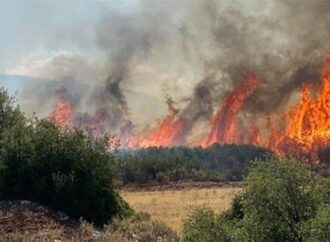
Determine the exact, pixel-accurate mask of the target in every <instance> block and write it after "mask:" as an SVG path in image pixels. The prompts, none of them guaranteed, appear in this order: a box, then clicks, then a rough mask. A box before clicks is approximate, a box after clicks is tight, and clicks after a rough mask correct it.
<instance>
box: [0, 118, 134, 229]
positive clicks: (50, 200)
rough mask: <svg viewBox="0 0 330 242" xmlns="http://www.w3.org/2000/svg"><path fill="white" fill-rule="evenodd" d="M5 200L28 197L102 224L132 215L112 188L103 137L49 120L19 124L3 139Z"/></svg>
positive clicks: (73, 215) (3, 196)
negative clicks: (55, 123) (122, 216)
mask: <svg viewBox="0 0 330 242" xmlns="http://www.w3.org/2000/svg"><path fill="white" fill-rule="evenodd" d="M0 160H1V176H0V180H1V184H3V186H2V187H1V199H26V200H31V201H35V202H38V203H41V204H45V205H47V206H50V207H52V208H54V209H58V210H62V211H64V212H66V213H67V214H68V215H70V216H72V217H73V218H80V217H83V218H84V219H86V220H88V221H91V222H94V223H95V224H98V225H101V224H103V223H105V222H107V221H109V220H111V219H112V217H113V216H121V215H124V214H129V213H130V209H129V208H128V205H127V204H126V203H125V202H124V201H123V200H122V199H121V198H120V197H119V195H118V194H117V193H116V192H115V191H114V189H113V187H112V177H113V174H112V171H111V169H110V163H111V162H112V161H113V160H114V158H113V157H112V156H111V155H110V154H109V153H108V151H107V149H106V146H105V145H104V142H103V140H100V139H95V138H93V137H92V136H86V135H85V134H83V132H81V131H79V130H60V129H59V128H58V127H57V126H55V125H54V124H53V123H51V122H49V121H46V120H41V121H39V120H31V121H30V122H29V123H28V124H24V123H17V124H16V125H14V126H13V127H11V128H8V129H7V130H6V131H4V133H3V138H2V139H1V150H0Z"/></svg>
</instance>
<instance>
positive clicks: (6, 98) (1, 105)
mask: <svg viewBox="0 0 330 242" xmlns="http://www.w3.org/2000/svg"><path fill="white" fill-rule="evenodd" d="M15 101H16V100H15V98H14V97H11V96H10V95H9V94H8V92H7V91H6V90H5V89H4V88H2V87H0V136H1V134H2V133H3V132H4V130H6V129H7V128H10V127H12V126H13V125H15V124H16V123H18V122H21V121H23V120H24V117H23V114H22V113H21V111H20V109H19V107H18V106H15Z"/></svg>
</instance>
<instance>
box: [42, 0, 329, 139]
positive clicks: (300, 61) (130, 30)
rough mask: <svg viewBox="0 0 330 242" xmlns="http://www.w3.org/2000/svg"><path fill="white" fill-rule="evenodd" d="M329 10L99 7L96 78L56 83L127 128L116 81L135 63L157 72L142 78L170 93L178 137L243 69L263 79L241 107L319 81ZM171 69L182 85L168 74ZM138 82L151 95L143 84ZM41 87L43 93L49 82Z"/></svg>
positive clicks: (278, 3)
mask: <svg viewBox="0 0 330 242" xmlns="http://www.w3.org/2000/svg"><path fill="white" fill-rule="evenodd" d="M329 11H330V4H329V3H328V2H327V1H324V0H314V1H308V0H305V1H297V0H291V1H289V0H273V1H252V0H250V1H246V0H236V1H234V0H232V1H225V0H223V1H220V0H219V1H215V0H205V1H201V0H180V1H177V0H167V1H153V0H144V1H141V2H140V4H139V7H138V9H135V11H132V12H128V13H119V12H114V11H109V12H108V13H107V14H106V15H105V16H103V18H102V19H101V21H100V22H99V24H97V26H96V28H95V39H96V43H95V44H96V45H97V47H98V49H99V50H100V52H102V53H103V54H104V55H105V56H106V58H105V59H106V60H105V64H104V66H105V68H104V73H103V74H102V76H103V79H102V81H101V82H95V81H94V80H92V79H91V80H90V83H89V87H87V88H84V87H83V88H82V87H81V86H82V85H80V82H79V80H75V81H74V82H73V83H74V85H73V84H72V82H71V83H70V84H68V85H66V84H63V83H64V82H60V83H61V85H60V89H63V88H66V89H68V90H67V93H70V94H71V96H73V97H75V101H74V105H76V106H77V108H78V109H81V111H82V112H87V113H88V115H89V116H92V117H94V116H96V117H100V119H101V120H102V123H103V125H104V127H103V129H104V130H108V131H111V132H113V131H114V132H116V131H120V132H124V133H129V132H130V130H131V129H132V128H133V125H132V122H133V124H134V120H131V117H130V108H132V107H130V106H129V104H128V102H127V98H126V96H125V90H126V89H129V88H130V87H136V86H138V85H139V84H137V83H136V78H135V77H134V76H132V75H133V73H134V70H135V69H136V68H137V67H139V66H147V67H148V68H149V69H150V70H152V72H153V73H157V74H156V75H154V76H152V78H154V82H156V83H157V82H159V86H161V85H162V82H163V81H164V80H167V81H168V82H169V86H170V87H171V88H172V89H173V90H172V92H176V91H177V92H179V93H177V94H175V96H176V99H177V100H179V105H180V107H181V110H182V111H181V113H180V114H179V119H181V120H183V121H184V122H185V124H186V127H187V128H186V130H185V131H184V132H185V133H184V134H182V136H183V137H184V136H186V135H187V133H188V132H189V131H190V130H191V129H192V128H193V127H194V125H195V124H196V123H198V122H200V121H201V120H209V119H210V117H211V116H212V115H213V112H214V111H215V110H217V109H218V107H219V104H220V103H221V102H222V100H223V99H224V98H225V96H226V94H227V93H228V92H230V91H231V90H232V89H233V88H234V86H235V84H236V83H237V82H239V81H240V80H241V79H242V78H243V76H244V75H245V74H246V73H253V74H255V75H256V76H258V77H259V78H260V79H261V80H263V81H264V82H265V83H266V84H267V85H265V87H264V88H262V89H260V90H258V91H257V92H256V93H255V95H254V96H253V97H251V98H250V99H249V100H248V102H247V103H246V109H245V110H246V112H247V113H249V114H252V115H258V114H267V113H270V112H274V111H277V110H282V109H284V108H286V107H287V106H288V105H291V103H290V102H289V100H291V97H292V96H293V95H294V94H295V93H296V92H297V90H299V88H300V87H301V86H302V84H303V83H307V82H309V83H319V82H320V75H319V74H320V70H321V67H322V62H323V59H324V57H325V55H326V54H327V51H328V50H329V49H330V48H329V47H330V42H329V39H330V38H329V37H330V32H329V31H328V27H329V26H330V15H329V14H328V13H329ZM178 76H179V77H181V76H183V77H184V78H182V80H185V81H186V82H189V83H190V85H187V83H185V82H184V81H181V83H180V82H179V83H177V82H176V81H175V80H177V79H178ZM187 77H188V78H187ZM190 77H191V80H189V78H190ZM133 80H134V81H133ZM139 81H140V82H143V81H144V80H139ZM63 86H64V87H63ZM177 86H178V87H179V88H177V89H175V88H176V87H177ZM52 88H53V87H52ZM53 89H54V88H53ZM55 89H56V88H55ZM42 90H44V89H42ZM145 91H146V92H147V93H152V94H154V96H160V95H161V93H159V90H158V89H153V87H150V90H145ZM41 92H43V93H45V94H40V95H39V97H40V100H44V97H45V96H49V92H50V91H49V89H48V88H45V90H44V91H41ZM79 95H80V97H78V98H76V96H79ZM187 96H188V98H187ZM40 103H42V102H40ZM141 115H144V114H143V111H142V112H141ZM149 121H150V120H149Z"/></svg>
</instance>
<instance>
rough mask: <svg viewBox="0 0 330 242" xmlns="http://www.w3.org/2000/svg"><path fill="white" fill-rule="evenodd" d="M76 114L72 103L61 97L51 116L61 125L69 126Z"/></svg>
mask: <svg viewBox="0 0 330 242" xmlns="http://www.w3.org/2000/svg"><path fill="white" fill-rule="evenodd" d="M74 114H75V111H74V108H73V107H72V106H71V105H70V103H69V102H68V101H66V100H64V99H62V98H59V102H58V104H57V105H56V107H55V110H54V111H53V112H52V113H51V115H50V118H51V119H52V120H53V121H54V122H55V123H56V124H57V125H58V126H60V127H65V126H68V125H69V124H70V123H71V121H72V118H73V115H74Z"/></svg>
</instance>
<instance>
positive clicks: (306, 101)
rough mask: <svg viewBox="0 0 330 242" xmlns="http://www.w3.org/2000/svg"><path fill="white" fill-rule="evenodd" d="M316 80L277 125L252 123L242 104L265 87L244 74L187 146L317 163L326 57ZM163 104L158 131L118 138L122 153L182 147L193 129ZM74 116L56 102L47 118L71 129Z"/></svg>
mask: <svg viewBox="0 0 330 242" xmlns="http://www.w3.org/2000/svg"><path fill="white" fill-rule="evenodd" d="M321 75H322V85H321V86H319V87H318V89H317V92H315V90H316V87H317V86H314V85H310V84H309V85H304V86H303V87H302V89H301V98H300V101H299V103H298V104H297V105H296V106H295V107H293V108H291V109H290V112H289V113H288V114H281V115H279V117H280V118H277V119H280V121H278V120H276V119H275V122H274V120H272V117H271V116H272V115H265V116H262V117H258V118H257V117H253V118H252V119H248V118H246V117H244V116H242V114H243V113H244V105H245V103H246V100H247V99H248V98H250V97H252V95H253V94H254V93H255V91H256V90H257V89H259V88H264V83H263V82H262V81H260V80H259V79H258V78H257V77H256V76H255V75H252V74H249V75H246V76H245V77H244V78H243V79H242V80H241V81H240V82H239V83H238V84H237V85H236V87H235V88H234V90H233V91H232V92H231V93H229V95H228V96H227V97H226V98H225V100H224V102H223V103H222V104H221V106H220V107H219V111H218V112H217V113H216V114H215V115H214V117H213V118H212V119H211V120H210V130H209V132H208V133H207V134H206V135H205V137H204V138H203V139H202V141H192V142H190V143H189V144H193V146H196V145H199V146H203V147H207V146H210V145H212V144H214V143H219V144H241V143H247V144H254V145H258V146H262V147H266V148H269V149H271V150H273V151H274V152H276V153H277V154H280V155H290V156H294V157H297V158H308V159H309V160H311V161H314V162H317V161H319V157H318V156H319V150H320V149H323V148H327V147H329V145H330V55H329V57H327V59H326V61H325V65H324V68H323V71H322V73H321ZM312 91H314V92H312ZM312 93H313V94H314V95H312ZM167 104H168V107H169V114H168V115H167V116H166V117H165V118H164V119H163V120H162V121H161V122H160V123H159V124H158V126H157V127H155V128H154V129H152V130H151V131H150V130H149V131H144V132H141V133H140V134H138V135H134V136H130V137H124V139H123V137H121V136H120V135H119V136H118V137H120V141H121V142H120V143H121V144H123V146H124V147H127V148H145V147H149V146H163V147H171V146H176V145H184V144H185V145H187V142H186V141H185V137H183V136H185V134H187V133H189V132H190V133H191V132H192V131H193V130H190V129H192V127H193V126H191V125H190V126H189V125H186V124H185V122H184V119H182V118H181V117H180V114H181V113H180V110H179V109H178V108H176V107H175V105H174V102H173V101H172V100H171V99H170V98H168V100H167ZM74 115H78V113H76V112H75V110H74V108H73V106H72V105H70V102H68V101H66V100H65V99H64V98H61V97H60V98H59V101H58V104H57V106H56V108H55V110H54V111H53V112H52V114H51V115H50V116H51V118H52V119H53V120H54V121H55V123H57V124H58V125H59V126H61V127H63V126H66V125H68V124H70V122H71V121H72V119H73V118H74ZM242 117H243V118H242ZM242 119H243V120H244V122H243V123H244V125H242ZM90 120H92V121H90V122H89V123H88V126H89V127H91V128H95V129H99V127H100V125H101V124H102V123H103V122H104V120H105V118H104V115H103V114H102V113H99V114H97V115H95V117H91V118H90ZM114 140H116V142H117V141H118V140H117V138H116V139H112V140H109V144H110V143H111V144H112V143H114V142H113V141H114ZM116 142H115V143H116ZM116 144H117V143H116Z"/></svg>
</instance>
